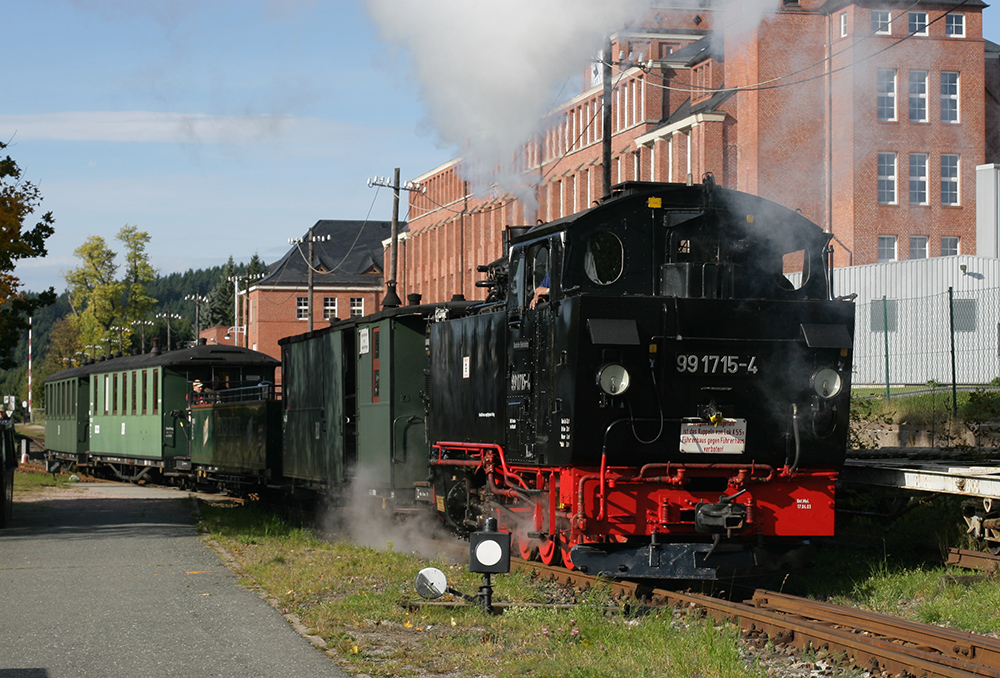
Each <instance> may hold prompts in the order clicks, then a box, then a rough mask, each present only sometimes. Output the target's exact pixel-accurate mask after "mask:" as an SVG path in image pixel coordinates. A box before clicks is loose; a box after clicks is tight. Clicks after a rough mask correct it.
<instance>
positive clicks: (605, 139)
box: [601, 36, 611, 200]
mask: <svg viewBox="0 0 1000 678" xmlns="http://www.w3.org/2000/svg"><path fill="white" fill-rule="evenodd" d="M601 75H602V78H603V80H604V99H603V101H602V102H601V118H602V122H603V132H602V135H603V136H602V138H601V151H602V156H603V160H602V167H601V169H602V172H601V177H602V179H603V181H604V191H603V193H602V197H603V198H604V199H605V200H607V199H608V198H610V197H611V36H608V41H607V42H606V43H604V55H603V58H602V59H601Z"/></svg>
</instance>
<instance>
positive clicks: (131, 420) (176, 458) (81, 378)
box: [45, 344, 278, 481]
mask: <svg viewBox="0 0 1000 678" xmlns="http://www.w3.org/2000/svg"><path fill="white" fill-rule="evenodd" d="M277 365H278V361H276V360H274V359H273V358H271V357H270V356H267V355H264V354H263V353H258V352H256V351H251V350H249V349H245V348H242V347H238V346H221V345H212V346H209V345H207V344H199V345H197V346H193V347H190V348H186V349H180V350H177V351H168V352H162V353H161V352H160V351H159V349H158V348H157V347H155V346H154V348H153V350H152V351H150V352H149V353H147V354H144V355H133V356H123V357H122V356H120V357H114V358H109V359H104V360H99V361H98V362H95V363H92V364H89V365H85V366H83V367H77V368H72V369H69V370H64V371H62V372H57V373H56V374H53V375H52V376H50V377H49V378H48V379H47V380H46V382H45V387H46V395H47V398H49V400H48V401H47V402H48V403H50V405H49V407H50V408H52V409H53V411H54V412H57V413H58V414H57V416H50V417H49V418H48V420H47V421H46V427H45V438H46V447H47V448H48V449H47V457H48V459H49V460H50V461H56V462H59V461H70V462H73V463H76V464H79V465H87V464H89V465H95V466H100V467H102V468H106V469H109V470H110V471H111V472H112V473H113V474H114V475H115V476H117V477H118V478H121V479H123V480H132V481H138V480H142V479H146V478H149V477H151V476H153V475H156V474H164V475H168V476H169V475H175V474H176V473H177V472H183V473H185V474H186V473H187V472H189V471H190V470H191V468H192V461H191V451H192V450H191V448H192V443H193V439H192V431H191V430H190V429H191V426H190V421H189V405H191V404H192V403H191V400H192V398H193V395H194V394H193V393H192V385H193V384H194V383H195V382H196V381H197V382H200V383H201V385H203V386H204V387H205V389H206V390H205V392H204V394H205V395H207V394H215V393H222V392H224V391H225V390H228V389H237V388H246V387H253V388H257V389H258V390H257V391H256V392H257V393H265V394H267V395H268V397H271V396H273V389H268V388H264V389H260V388H259V387H261V385H266V384H273V382H274V372H275V368H276V367H277ZM213 397H215V396H213ZM201 398H204V395H203V396H201ZM202 452H203V451H202Z"/></svg>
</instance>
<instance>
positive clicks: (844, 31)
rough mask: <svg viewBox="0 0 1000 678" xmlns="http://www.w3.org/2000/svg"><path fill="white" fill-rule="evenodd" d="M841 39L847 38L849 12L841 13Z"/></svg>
mask: <svg viewBox="0 0 1000 678" xmlns="http://www.w3.org/2000/svg"><path fill="white" fill-rule="evenodd" d="M840 37H842V38H846V37H847V12H841V13H840Z"/></svg>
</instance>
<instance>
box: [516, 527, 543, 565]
mask: <svg viewBox="0 0 1000 678" xmlns="http://www.w3.org/2000/svg"><path fill="white" fill-rule="evenodd" d="M517 550H518V552H520V554H521V557H522V558H524V559H525V560H534V559H535V558H536V557H537V556H538V547H537V546H536V545H535V540H534V539H530V538H529V537H528V535H527V534H525V532H524V530H518V531H517Z"/></svg>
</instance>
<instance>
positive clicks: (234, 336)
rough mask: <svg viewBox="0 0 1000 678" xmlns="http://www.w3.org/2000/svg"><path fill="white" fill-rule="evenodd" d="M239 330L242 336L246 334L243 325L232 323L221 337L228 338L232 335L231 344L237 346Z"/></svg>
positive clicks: (238, 343)
mask: <svg viewBox="0 0 1000 678" xmlns="http://www.w3.org/2000/svg"><path fill="white" fill-rule="evenodd" d="M240 332H242V333H243V336H246V333H247V328H246V327H244V326H243V325H233V326H232V327H230V328H229V329H228V330H226V336H224V337H222V338H223V339H229V338H230V337H232V339H233V346H239V345H240Z"/></svg>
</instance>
